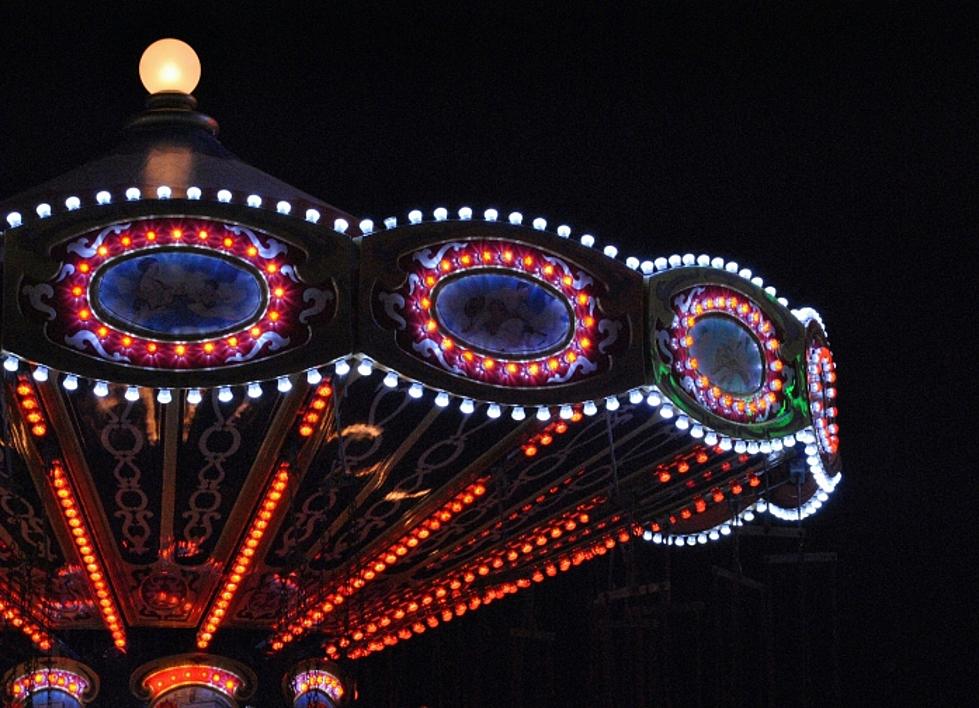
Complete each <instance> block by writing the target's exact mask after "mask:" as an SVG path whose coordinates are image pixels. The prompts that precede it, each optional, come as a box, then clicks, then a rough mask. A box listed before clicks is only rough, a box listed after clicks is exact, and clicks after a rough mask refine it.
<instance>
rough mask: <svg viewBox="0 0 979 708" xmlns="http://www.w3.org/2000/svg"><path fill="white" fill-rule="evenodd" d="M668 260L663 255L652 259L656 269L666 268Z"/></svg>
mask: <svg viewBox="0 0 979 708" xmlns="http://www.w3.org/2000/svg"><path fill="white" fill-rule="evenodd" d="M669 265H670V264H669V261H667V260H666V259H665V258H663V256H660V257H659V258H657V259H656V260H655V261H653V266H655V268H656V270H666V269H667V268H668V267H669Z"/></svg>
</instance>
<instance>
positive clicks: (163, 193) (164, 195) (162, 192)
mask: <svg viewBox="0 0 979 708" xmlns="http://www.w3.org/2000/svg"><path fill="white" fill-rule="evenodd" d="M172 195H173V190H172V189H170V188H169V187H168V186H166V185H165V184H163V185H160V186H159V187H157V188H156V198H157V199H169V198H170V197H171V196H172Z"/></svg>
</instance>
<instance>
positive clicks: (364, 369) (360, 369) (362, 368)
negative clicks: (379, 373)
mask: <svg viewBox="0 0 979 708" xmlns="http://www.w3.org/2000/svg"><path fill="white" fill-rule="evenodd" d="M373 372H374V362H372V361H371V360H370V359H361V360H360V363H359V364H357V373H358V374H360V375H361V376H370V375H371V374H372V373H373Z"/></svg>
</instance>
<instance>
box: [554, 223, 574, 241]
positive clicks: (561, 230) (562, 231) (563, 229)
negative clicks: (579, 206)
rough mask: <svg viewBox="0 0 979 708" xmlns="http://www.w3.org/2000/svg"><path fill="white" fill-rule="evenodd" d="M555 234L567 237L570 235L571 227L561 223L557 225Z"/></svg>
mask: <svg viewBox="0 0 979 708" xmlns="http://www.w3.org/2000/svg"><path fill="white" fill-rule="evenodd" d="M557 235H558V236H560V237H561V238H568V236H570V235H571V227H570V226H568V225H567V224H561V225H560V226H558V227H557Z"/></svg>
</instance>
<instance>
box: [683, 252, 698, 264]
mask: <svg viewBox="0 0 979 708" xmlns="http://www.w3.org/2000/svg"><path fill="white" fill-rule="evenodd" d="M696 262H697V258H696V256H694V255H693V254H692V253H684V254H683V265H685V266H692V265H693V264H694V263H696Z"/></svg>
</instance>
